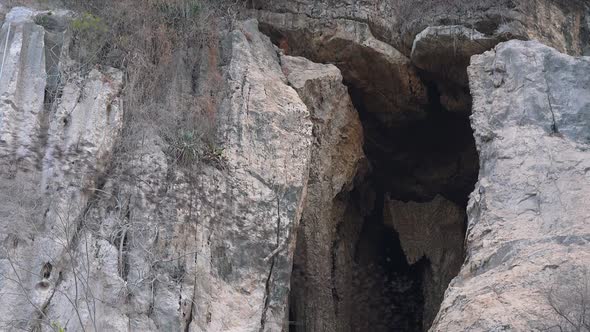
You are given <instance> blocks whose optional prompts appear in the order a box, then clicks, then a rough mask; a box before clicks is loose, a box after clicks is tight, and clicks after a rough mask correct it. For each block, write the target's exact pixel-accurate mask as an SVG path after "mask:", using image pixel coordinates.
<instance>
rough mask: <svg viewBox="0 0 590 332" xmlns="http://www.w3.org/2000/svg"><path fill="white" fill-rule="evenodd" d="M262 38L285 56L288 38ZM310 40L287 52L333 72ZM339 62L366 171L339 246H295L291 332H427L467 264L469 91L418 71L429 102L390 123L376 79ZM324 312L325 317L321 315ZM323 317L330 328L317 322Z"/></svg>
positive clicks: (471, 173) (472, 152)
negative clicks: (326, 252) (324, 249)
mask: <svg viewBox="0 0 590 332" xmlns="http://www.w3.org/2000/svg"><path fill="white" fill-rule="evenodd" d="M266 28H267V30H268V31H266V33H267V34H268V35H269V36H270V37H271V40H272V41H273V42H274V43H275V45H279V46H280V44H281V43H280V41H281V40H283V37H284V36H283V34H282V33H281V32H279V31H276V30H273V29H272V28H271V27H270V26H268V27H266ZM299 37H301V36H299ZM305 40H307V39H306V38H303V37H301V38H295V39H294V38H291V39H290V41H292V43H291V45H290V46H291V47H290V49H289V51H291V52H293V55H300V56H305V57H307V58H309V59H310V60H312V61H316V62H329V61H327V60H329V59H326V57H325V54H323V53H322V54H315V53H313V50H312V49H308V48H305V47H304V46H305V45H304V43H305ZM316 51H317V50H316ZM285 52H286V51H285ZM343 58H344V59H346V61H348V62H346V61H344V62H342V61H341V62H337V61H334V62H333V63H335V64H336V66H338V67H339V68H340V70H341V72H342V74H343V77H344V82H343V83H344V84H345V85H346V87H347V88H348V92H349V96H350V98H351V101H352V104H353V105H354V107H355V109H356V110H357V112H358V115H359V119H360V122H361V125H362V130H363V136H364V145H363V151H364V154H365V157H366V159H367V161H368V165H369V166H368V170H367V169H363V170H362V171H359V174H357V176H356V178H355V180H354V188H353V189H352V191H350V192H346V193H342V195H340V197H337V198H336V200H338V204H339V206H340V205H345V206H346V208H345V211H346V212H345V215H344V217H343V220H342V221H340V222H339V224H338V225H337V226H336V231H335V235H334V236H335V238H329V239H326V241H328V242H331V243H317V242H314V241H315V240H312V241H309V242H305V241H307V240H306V239H305V234H302V233H300V234H299V235H298V236H297V244H296V248H295V254H294V255H295V259H294V265H293V272H292V276H291V291H290V296H289V318H288V319H289V331H291V332H293V331H296V332H314V331H317V330H322V331H323V330H326V331H375V332H388V331H412V332H413V331H426V330H428V329H429V327H430V326H431V324H432V322H433V320H434V318H435V315H436V313H437V312H438V310H439V307H440V304H441V302H442V298H443V295H444V291H445V289H446V288H447V286H448V284H449V282H450V281H451V279H452V278H453V277H455V276H456V275H457V273H458V272H459V269H460V266H461V264H462V263H463V259H464V252H463V242H464V237H465V231H466V228H467V217H466V212H465V211H466V208H467V203H468V198H469V195H470V193H471V192H472V191H473V188H474V186H475V183H476V181H477V177H478V173H479V156H478V153H477V149H476V145H475V139H474V136H473V131H472V129H471V124H470V120H469V116H470V109H471V97H470V94H469V89H468V87H467V86H461V85H460V84H457V83H453V82H450V81H448V80H446V79H443V78H441V77H436V75H432V74H429V73H426V72H422V71H420V70H419V69H416V68H414V69H416V70H417V75H418V76H419V77H418V78H419V80H420V81H421V83H422V84H423V86H424V87H425V89H426V92H427V102H426V104H420V103H415V104H412V105H411V106H408V108H415V109H405V110H400V112H405V113H403V114H402V113H399V114H391V112H392V111H393V112H395V110H394V109H395V107H396V106H395V105H394V107H391V106H392V105H393V104H395V103H393V104H392V105H379V104H378V103H379V102H381V101H384V100H385V101H391V98H383V96H382V95H377V93H381V92H379V91H378V90H380V89H378V88H376V86H375V84H374V83H375V82H374V81H373V82H372V83H373V84H367V81H368V80H369V79H372V78H373V76H372V75H371V73H366V72H363V73H362V75H357V74H359V71H362V70H364V69H366V68H364V67H362V66H361V67H360V68H353V67H354V66H355V65H359V63H360V64H361V65H362V64H363V63H364V62H363V61H358V59H357V58H355V57H350V58H346V57H343ZM353 60H354V61H357V62H358V63H355V62H354V61H353ZM357 69H358V70H357ZM359 77H360V79H359ZM376 77H379V75H376ZM363 78H364V79H363ZM377 83H378V82H377ZM389 83H391V82H389ZM384 84H387V82H385V83H384ZM439 89H441V90H442V91H439ZM383 91H395V89H392V90H388V89H383ZM371 94H373V95H371ZM405 97H408V96H405ZM407 99H408V100H413V99H412V98H407ZM443 100H445V102H444V103H443ZM449 100H451V101H452V102H449ZM443 104H444V105H443ZM445 105H446V106H445ZM447 106H449V107H452V108H453V109H452V110H450V109H447ZM404 107H405V106H404ZM412 112H415V113H412ZM330 222H331V221H330ZM302 224H303V221H302ZM302 227H305V226H302ZM327 227H328V226H327ZM329 227H331V226H329ZM327 233H329V232H327ZM424 234H426V235H424ZM302 235H303V236H302ZM302 238H303V239H302ZM449 243H450V245H449ZM312 245H313V246H324V245H326V246H331V253H332V257H316V256H313V250H309V246H312ZM308 251H309V252H308ZM308 255H310V256H308ZM313 259H320V260H321V264H331V265H332V266H331V273H332V274H331V276H328V277H326V276H325V275H322V274H321V273H319V274H318V271H317V266H316V265H314V264H308V263H306V262H308V261H309V260H313ZM308 266H312V270H311V271H308V270H306V269H307V267H308ZM314 274H315V275H314ZM328 291H330V292H331V293H332V295H331V298H329V297H330V296H329V295H326V293H328ZM322 303H327V304H329V305H326V307H329V308H326V309H325V308H318V306H321V304H322ZM327 310H333V311H335V313H334V312H332V313H326V311H327ZM310 316H313V317H310ZM326 317H328V319H331V321H330V322H325V321H324V322H318V321H321V320H322V319H324V318H326ZM333 319H335V320H336V324H337V325H338V326H337V327H334V326H332V325H333V324H334V321H333ZM306 324H308V325H307V326H306ZM326 324H328V325H326ZM330 324H332V325H330Z"/></svg>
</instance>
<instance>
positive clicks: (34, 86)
mask: <svg viewBox="0 0 590 332" xmlns="http://www.w3.org/2000/svg"><path fill="white" fill-rule="evenodd" d="M70 15H71V14H69V13H66V12H63V13H62V12H35V11H33V10H29V9H25V8H14V9H13V10H12V11H11V12H10V13H9V14H8V15H7V16H6V20H5V23H4V25H3V28H2V34H1V36H2V40H1V44H2V45H3V46H4V45H8V46H7V47H6V50H7V52H4V48H3V50H2V51H3V52H2V53H0V58H2V59H3V60H4V61H3V64H4V65H3V68H2V69H3V70H2V79H1V84H0V93H1V98H2V103H1V105H2V106H0V136H1V138H2V141H1V144H0V153H1V156H2V161H1V162H2V168H1V179H2V180H1V182H0V185H1V188H2V201H3V204H2V206H1V207H0V216H1V218H0V220H1V225H2V231H1V235H2V237H1V239H2V241H3V243H4V244H3V251H2V255H1V257H2V259H1V265H0V270H1V273H2V277H3V279H2V280H3V282H2V283H1V284H0V288H1V292H2V293H3V294H9V295H6V296H3V297H2V299H0V301H2V309H1V310H2V312H1V314H0V317H1V320H2V324H3V325H2V326H3V327H2V329H6V330H11V329H16V328H25V329H29V328H39V329H41V330H50V329H52V328H58V327H63V328H67V329H68V330H73V331H76V330H101V331H104V330H110V331H127V330H142V331H150V330H151V331H156V330H181V329H182V330H186V331H221V330H224V331H245V330H248V331H250V330H257V331H277V330H281V329H282V328H283V326H286V324H287V322H286V317H287V315H286V309H287V307H288V306H287V295H288V291H289V282H290V271H291V266H292V253H293V251H294V249H293V246H294V241H295V232H296V229H297V225H298V222H299V219H300V216H301V214H302V206H303V201H304V198H305V193H306V186H307V178H308V167H309V158H310V144H311V130H312V120H311V119H310V115H309V112H308V110H307V107H306V106H305V104H304V103H303V102H302V101H301V98H300V97H299V95H298V94H297V92H296V91H295V90H294V89H293V88H291V87H289V86H288V84H287V79H286V78H285V76H284V74H283V71H282V69H281V67H280V62H279V58H278V56H277V53H276V50H275V48H274V46H273V45H272V44H271V43H270V41H269V39H268V38H267V37H265V36H263V35H262V34H260V33H259V32H258V30H257V24H256V22H255V21H249V22H246V23H244V24H241V25H240V27H239V28H238V29H237V30H235V31H234V32H232V33H230V34H228V36H227V37H226V39H225V41H224V43H223V44H224V49H223V59H224V60H223V61H225V63H226V64H227V65H226V66H225V67H224V68H225V70H224V72H223V73H222V74H223V81H224V83H223V86H224V89H225V90H224V91H223V93H222V96H223V98H222V101H221V104H220V106H219V111H218V114H217V115H216V116H217V121H218V122H219V124H218V133H219V135H218V136H219V137H220V140H221V142H223V143H224V145H223V146H224V148H223V150H222V151H223V156H222V157H219V158H218V159H219V160H218V161H220V162H219V163H213V164H207V163H204V164H202V165H199V167H193V168H191V169H190V171H188V170H187V169H183V168H182V167H181V166H179V165H178V164H177V163H175V160H174V158H171V156H170V155H169V149H168V148H167V147H166V143H165V142H164V141H163V140H162V139H161V138H160V137H159V134H158V132H157V131H154V130H151V129H149V128H145V129H144V131H143V132H142V133H141V135H140V137H139V138H137V137H136V138H135V139H140V141H139V143H140V144H138V145H136V146H137V148H135V149H134V151H133V157H132V158H126V157H125V158H123V156H118V155H117V154H118V153H120V152H118V151H119V150H120V147H118V146H117V145H118V144H122V143H124V144H125V145H127V144H131V143H133V144H136V143H137V142H122V143H121V142H120V141H118V138H120V137H121V136H120V133H121V128H122V126H123V113H122V109H121V107H120V103H119V93H120V91H121V87H122V74H121V72H120V71H118V70H116V69H112V68H102V67H100V66H97V67H96V68H95V69H92V70H91V71H90V72H88V73H86V74H84V73H78V72H77V71H76V70H75V69H76V68H78V64H77V63H76V62H75V61H73V60H71V59H69V57H68V56H67V50H68V47H67V43H68V35H67V31H66V30H67V29H61V28H59V27H60V25H57V26H56V25H55V24H52V22H54V23H55V22H57V23H60V24H61V23H63V22H65V24H66V25H65V26H66V27H67V24H68V23H67V22H68V20H69V17H70ZM56 18H57V20H56ZM9 30H10V31H9ZM60 33H61V34H60ZM58 37H61V38H62V39H61V41H62V42H63V43H62V44H60V45H59V47H55V44H56V43H55V41H56V40H58ZM62 46H63V47H62ZM56 50H57V51H58V53H57V56H55V54H54V53H52V54H49V52H50V51H51V52H55V51H56ZM60 50H63V52H61V53H60V52H59V51H60ZM48 64H51V68H49V67H48ZM54 66H55V67H54ZM209 70H213V68H210V69H209ZM52 75H60V79H59V80H58V81H54V80H53V76H52ZM126 112H134V110H133V109H127V110H126ZM128 116H129V114H128ZM130 119H132V121H138V118H137V117H135V118H134V117H130ZM125 139H133V138H130V137H127V136H126V137H125ZM127 151H129V150H127ZM128 153H129V152H128ZM115 160H116V163H115ZM115 166H116V168H114V167H115ZM52 326H53V327H52Z"/></svg>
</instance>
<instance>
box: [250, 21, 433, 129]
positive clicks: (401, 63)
mask: <svg viewBox="0 0 590 332" xmlns="http://www.w3.org/2000/svg"><path fill="white" fill-rule="evenodd" d="M258 18H259V20H260V21H261V23H262V24H261V28H262V30H263V31H265V32H266V33H267V34H269V35H270V36H271V37H272V38H273V40H274V42H275V44H277V45H278V46H279V47H281V48H282V49H283V50H284V52H285V53H287V54H290V55H297V56H304V57H306V58H308V59H310V60H312V61H315V62H321V63H332V64H335V65H336V66H338V68H339V69H340V70H341V72H342V76H343V78H344V81H345V82H346V83H347V84H349V85H353V86H355V87H356V88H358V89H360V90H362V91H363V92H364V96H365V98H364V99H363V100H364V103H366V104H368V105H369V106H368V107H367V109H369V110H373V111H374V112H377V114H378V115H379V116H381V117H382V118H383V119H384V121H388V122H393V123H399V122H401V121H408V120H412V119H418V118H421V117H423V116H424V114H423V113H422V112H420V111H417V109H419V108H420V107H421V106H424V105H425V104H426V103H427V93H426V87H425V86H424V84H423V83H422V82H421V81H420V79H419V78H418V73H417V71H416V69H415V68H414V67H413V66H412V64H411V62H410V59H409V58H408V57H406V56H405V55H403V54H402V53H401V52H399V51H398V50H397V49H395V48H394V47H392V46H391V45H389V44H387V43H385V42H383V41H380V40H378V39H377V38H375V36H374V35H373V33H372V31H371V29H370V27H369V25H368V24H366V23H363V22H358V21H354V20H347V19H338V20H329V21H328V20H319V19H314V18H309V17H307V16H304V15H297V14H291V13H273V12H266V11H261V12H258ZM376 110H378V111H376Z"/></svg>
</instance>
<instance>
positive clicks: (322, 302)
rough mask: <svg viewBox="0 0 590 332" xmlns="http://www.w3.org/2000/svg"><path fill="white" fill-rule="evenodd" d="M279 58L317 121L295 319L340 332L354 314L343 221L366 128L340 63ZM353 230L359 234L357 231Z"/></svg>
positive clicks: (297, 264)
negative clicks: (349, 92) (343, 78)
mask: <svg viewBox="0 0 590 332" xmlns="http://www.w3.org/2000/svg"><path fill="white" fill-rule="evenodd" d="M281 63H282V68H283V71H284V72H285V73H286V74H287V79H288V80H289V83H290V84H291V86H293V87H294V88H295V90H296V91H297V92H298V93H299V95H300V96H301V98H302V100H303V101H304V102H305V104H306V105H307V107H308V110H309V111H310V114H311V119H312V121H313V124H314V125H313V133H314V146H313V150H312V155H311V167H310V175H309V180H308V191H307V197H306V200H305V203H304V210H303V215H302V219H301V225H300V227H299V231H298V234H297V248H296V250H295V259H294V267H293V274H292V276H291V278H292V282H291V285H292V288H291V301H290V311H291V315H290V321H291V324H292V326H293V327H294V328H296V329H304V330H305V331H339V330H340V331H343V330H345V329H347V328H348V326H349V325H350V315H351V314H352V312H351V308H352V305H353V304H352V303H350V302H349V298H348V299H347V298H346V297H345V296H342V293H344V292H350V291H351V288H350V287H351V286H350V282H351V279H352V278H353V275H352V270H351V269H350V265H351V264H352V261H353V256H354V252H353V251H352V250H350V249H349V248H345V247H344V246H341V245H340V244H339V242H340V238H341V237H342V236H343V234H342V228H343V226H342V224H343V223H344V221H343V219H344V218H346V217H347V216H346V215H347V214H349V213H350V211H348V209H347V204H348V199H349V198H348V196H349V194H350V191H351V190H352V188H353V186H354V179H355V176H356V175H357V173H358V172H359V170H360V169H362V167H364V166H365V163H364V162H363V161H364V153H363V150H362V147H363V131H362V126H361V123H360V120H359V117H358V113H357V112H356V110H355V109H354V107H353V105H352V101H351V100H350V97H349V95H348V91H347V89H346V87H345V86H344V85H343V84H342V75H341V74H340V71H339V70H338V68H336V67H335V66H333V65H320V64H315V63H312V62H310V61H309V60H307V59H305V58H300V57H290V56H283V57H282V58H281ZM359 226H360V225H359ZM351 235H352V236H358V230H357V232H356V234H355V233H352V234H351ZM338 293H341V296H342V298H339V297H338Z"/></svg>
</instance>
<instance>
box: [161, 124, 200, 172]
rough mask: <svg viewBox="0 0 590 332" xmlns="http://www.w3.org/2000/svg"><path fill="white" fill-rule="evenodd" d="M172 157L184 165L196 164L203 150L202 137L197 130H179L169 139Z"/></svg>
mask: <svg viewBox="0 0 590 332" xmlns="http://www.w3.org/2000/svg"><path fill="white" fill-rule="evenodd" d="M168 141H169V142H168V143H169V145H170V150H171V154H172V156H174V158H175V159H176V161H177V162H178V163H180V164H183V165H189V164H192V163H196V162H197V161H198V160H199V157H200V151H201V150H202V148H203V143H202V141H201V137H200V135H199V134H198V133H197V131H196V130H186V129H181V130H179V131H178V132H177V133H176V135H174V136H173V137H170V138H169V139H168Z"/></svg>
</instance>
